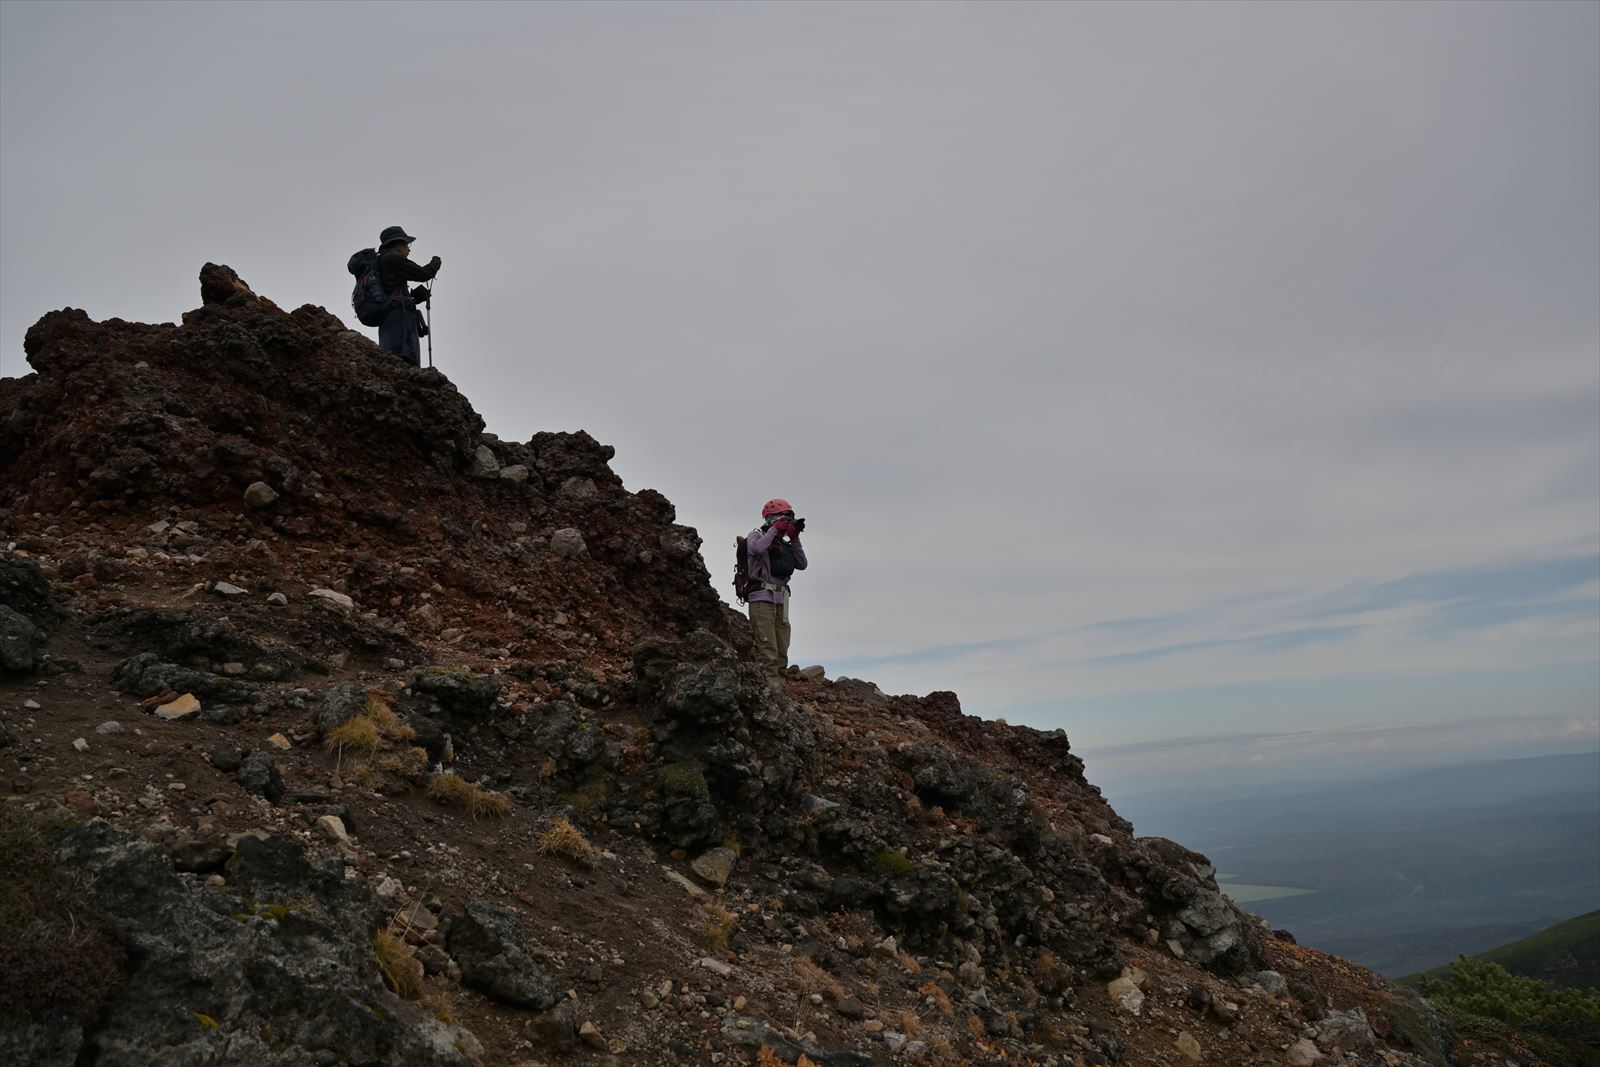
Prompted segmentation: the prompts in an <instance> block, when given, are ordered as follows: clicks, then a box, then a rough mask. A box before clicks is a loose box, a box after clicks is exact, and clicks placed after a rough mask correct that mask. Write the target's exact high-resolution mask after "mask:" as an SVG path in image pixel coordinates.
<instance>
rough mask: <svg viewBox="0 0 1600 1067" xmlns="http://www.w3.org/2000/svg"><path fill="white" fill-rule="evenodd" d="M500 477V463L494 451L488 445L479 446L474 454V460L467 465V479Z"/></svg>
mask: <svg viewBox="0 0 1600 1067" xmlns="http://www.w3.org/2000/svg"><path fill="white" fill-rule="evenodd" d="M499 476H500V461H499V460H498V459H496V458H495V454H494V450H493V449H491V448H490V447H489V446H488V445H479V446H478V447H477V448H475V449H474V450H473V452H472V459H471V460H470V461H469V462H468V463H467V477H469V478H498V477H499Z"/></svg>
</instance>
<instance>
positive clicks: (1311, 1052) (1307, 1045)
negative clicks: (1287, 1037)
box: [1283, 1037, 1322, 1067]
mask: <svg viewBox="0 0 1600 1067" xmlns="http://www.w3.org/2000/svg"><path fill="white" fill-rule="evenodd" d="M1320 1059H1322V1052H1321V1050H1320V1049H1318V1048H1317V1046H1316V1045H1315V1044H1313V1043H1312V1042H1311V1041H1310V1039H1308V1038H1304V1037H1302V1038H1301V1039H1300V1040H1299V1041H1296V1042H1295V1043H1294V1044H1292V1045H1290V1046H1289V1055H1288V1056H1287V1057H1286V1058H1285V1059H1284V1061H1283V1062H1284V1063H1285V1064H1287V1065H1288V1067H1315V1064H1316V1063H1317V1061H1318V1060H1320Z"/></svg>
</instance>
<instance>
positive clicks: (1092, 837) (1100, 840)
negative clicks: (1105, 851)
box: [1089, 834, 1114, 845]
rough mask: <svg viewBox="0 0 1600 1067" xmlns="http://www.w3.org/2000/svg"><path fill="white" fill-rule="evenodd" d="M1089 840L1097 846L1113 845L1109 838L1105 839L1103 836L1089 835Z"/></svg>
mask: <svg viewBox="0 0 1600 1067" xmlns="http://www.w3.org/2000/svg"><path fill="white" fill-rule="evenodd" d="M1089 840H1090V841H1093V842H1094V843H1095V844H1097V845H1110V844H1113V843H1114V842H1113V841H1112V840H1111V838H1109V837H1107V836H1106V835H1105V834H1090V835H1089Z"/></svg>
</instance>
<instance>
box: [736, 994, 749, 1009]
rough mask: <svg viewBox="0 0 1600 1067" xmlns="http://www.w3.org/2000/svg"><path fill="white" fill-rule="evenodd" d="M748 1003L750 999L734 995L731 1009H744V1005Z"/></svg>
mask: <svg viewBox="0 0 1600 1067" xmlns="http://www.w3.org/2000/svg"><path fill="white" fill-rule="evenodd" d="M749 1003H750V1001H749V1000H748V999H746V998H745V997H734V998H733V1010H734V1011H744V1009H745V1005H746V1004H749Z"/></svg>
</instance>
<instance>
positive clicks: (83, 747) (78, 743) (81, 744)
mask: <svg viewBox="0 0 1600 1067" xmlns="http://www.w3.org/2000/svg"><path fill="white" fill-rule="evenodd" d="M72 747H73V748H75V749H77V750H78V751H79V752H87V751H89V742H88V741H87V740H86V739H84V738H82V737H79V738H76V739H74V740H73V742H72Z"/></svg>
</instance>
